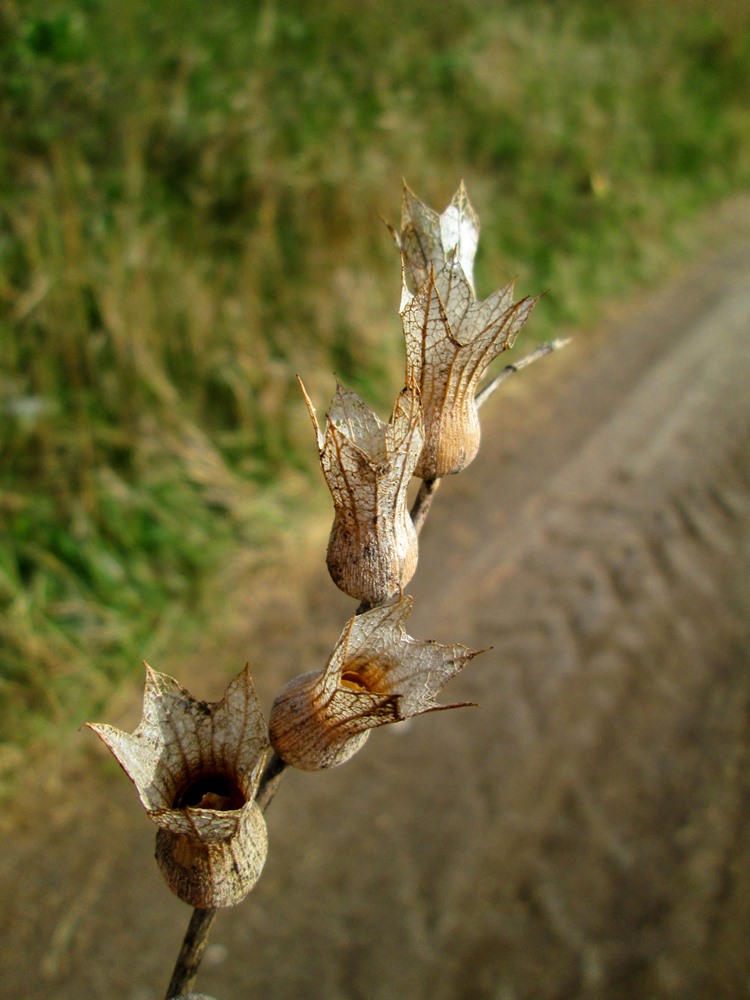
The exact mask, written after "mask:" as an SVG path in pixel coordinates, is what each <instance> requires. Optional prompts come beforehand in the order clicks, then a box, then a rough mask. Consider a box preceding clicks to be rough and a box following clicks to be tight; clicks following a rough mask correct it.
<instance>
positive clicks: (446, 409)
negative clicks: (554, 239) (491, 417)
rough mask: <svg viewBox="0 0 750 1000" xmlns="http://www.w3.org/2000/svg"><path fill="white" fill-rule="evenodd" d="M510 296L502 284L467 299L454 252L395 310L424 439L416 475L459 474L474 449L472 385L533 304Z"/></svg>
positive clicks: (504, 346)
mask: <svg viewBox="0 0 750 1000" xmlns="http://www.w3.org/2000/svg"><path fill="white" fill-rule="evenodd" d="M512 296H513V286H512V285H509V286H508V287H507V288H504V289H501V290H500V291H498V292H495V294H494V295H491V296H490V298H488V299H486V300H485V301H484V302H476V301H474V299H473V296H472V294H471V289H470V287H469V284H468V282H467V280H466V278H465V276H464V274H463V270H462V269H461V266H460V264H459V261H458V258H457V257H455V256H454V257H449V259H448V261H447V263H446V265H445V267H444V268H443V270H442V271H441V272H440V274H439V275H436V274H435V272H434V271H431V272H430V275H429V277H428V279H427V281H426V282H425V283H424V285H422V287H421V288H420V289H419V291H418V292H417V293H416V295H414V296H413V297H412V298H411V299H410V301H409V303H408V305H407V306H406V308H405V309H404V311H403V313H402V321H403V326H404V336H405V338H406V377H407V379H408V380H412V381H414V382H415V383H416V385H418V387H419V391H420V397H421V400H422V412H423V419H424V436H425V440H424V447H423V450H422V453H421V455H420V457H419V462H418V463H417V465H416V467H415V475H417V476H419V477H420V478H421V479H440V478H441V477H442V476H448V475H452V474H453V473H456V472H460V471H461V470H462V469H464V468H466V466H467V465H468V464H469V462H471V461H472V459H473V458H474V457H475V456H476V453H477V451H478V450H479V439H480V427H479V413H478V411H477V405H476V401H475V399H474V397H475V395H476V391H477V385H478V383H479V380H480V379H481V377H482V376H483V375H484V373H485V371H486V369H487V366H488V365H489V364H490V362H491V361H493V360H494V359H495V358H496V357H497V356H498V354H500V353H501V352H502V351H505V350H507V348H509V347H511V346H512V345H513V341H514V340H515V337H516V334H517V333H518V331H519V330H520V329H521V327H522V326H523V324H524V323H525V322H526V320H527V319H528V317H529V314H530V312H531V310H532V309H533V307H534V305H535V303H536V300H535V299H529V298H525V299H521V300H520V301H519V302H516V303H513V301H512ZM446 302H448V303H450V308H448V307H447V306H446V304H445V303H446Z"/></svg>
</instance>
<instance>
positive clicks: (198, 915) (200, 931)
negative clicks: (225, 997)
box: [165, 909, 218, 1000]
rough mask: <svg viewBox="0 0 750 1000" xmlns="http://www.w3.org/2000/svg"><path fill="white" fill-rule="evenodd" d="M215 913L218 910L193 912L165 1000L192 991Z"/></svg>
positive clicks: (170, 999)
mask: <svg viewBox="0 0 750 1000" xmlns="http://www.w3.org/2000/svg"><path fill="white" fill-rule="evenodd" d="M217 913H218V910H215V909H211V910H199V909H195V910H193V915H192V917H191V918H190V923H189V924H188V929H187V931H186V932H185V938H184V940H183V942H182V948H180V954H179V955H178V956H177V961H176V963H175V967H174V972H173V973H172V978H171V979H170V981H169V986H168V988H167V995H166V997H165V1000H172V998H173V997H178V996H181V995H182V994H183V993H189V992H190V990H192V988H193V984H194V983H195V978H196V976H197V975H198V969H199V968H200V964H201V959H202V958H203V952H204V951H205V950H206V945H207V944H208V938H209V935H210V934H211V928H212V927H213V923H214V920H215V919H216V914H217Z"/></svg>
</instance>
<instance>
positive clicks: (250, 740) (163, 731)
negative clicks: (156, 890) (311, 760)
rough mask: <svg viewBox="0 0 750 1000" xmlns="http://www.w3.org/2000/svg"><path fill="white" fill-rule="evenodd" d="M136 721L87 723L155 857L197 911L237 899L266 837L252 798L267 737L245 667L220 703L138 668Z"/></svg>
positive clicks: (249, 882)
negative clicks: (138, 807)
mask: <svg viewBox="0 0 750 1000" xmlns="http://www.w3.org/2000/svg"><path fill="white" fill-rule="evenodd" d="M146 670H147V676H146V690H145V693H144V697H143V719H142V720H141V723H140V725H139V726H138V728H137V729H136V730H135V732H133V733H124V732H122V730H120V729H115V728H114V727H113V726H106V725H97V724H89V728H91V729H93V730H94V732H95V733H96V734H97V735H98V736H99V737H101V739H102V740H103V741H104V743H105V744H106V745H107V747H108V748H109V749H110V750H111V752H112V753H113V754H114V756H115V757H116V758H117V760H118V761H119V763H120V765H121V766H122V768H123V770H124V771H125V773H126V774H127V775H128V777H129V778H130V780H131V781H132V782H133V784H134V785H135V786H136V788H137V789H138V794H139V795H140V797H141V802H142V803H143V805H144V807H145V809H146V812H147V813H148V815H149V818H150V819H152V820H153V821H154V823H156V825H157V826H158V827H159V832H158V833H157V835H156V860H157V862H158V864H159V867H160V868H161V871H162V874H163V875H164V878H165V879H166V882H167V885H168V886H169V888H170V889H171V890H172V892H174V893H175V894H176V895H177V896H179V897H180V899H181V900H183V902H185V903H189V904H190V905H191V906H197V907H201V908H203V909H207V908H213V907H221V906H233V905H234V904H235V903H239V902H240V900H242V899H244V897H245V896H246V895H247V893H248V892H249V891H250V889H252V887H253V886H254V885H255V883H256V881H257V880H258V877H259V875H260V873H261V871H262V869H263V863H264V862H265V860H266V853H267V851H268V838H267V835H266V823H265V820H264V819H263V813H262V812H261V811H260V809H259V808H258V806H257V805H256V803H255V794H256V792H257V790H258V783H259V781H260V775H261V771H262V769H263V764H264V763H265V758H266V750H267V749H268V737H267V735H266V725H265V722H264V720H263V714H262V712H261V710H260V706H259V705H258V700H257V698H256V696H255V691H254V689H253V683H252V680H251V679H250V672H249V669H248V667H245V669H244V670H243V671H242V673H241V674H240V675H239V677H236V678H235V680H233V681H232V683H231V684H230V685H229V687H228V688H227V691H226V694H225V695H224V697H223V698H222V700H221V701H218V702H213V703H207V702H203V701H197V700H196V699H195V698H193V696H192V695H191V694H189V693H188V692H187V691H186V690H185V689H184V688H183V687H181V686H180V685H179V684H178V683H177V681H176V680H175V679H174V678H173V677H168V676H167V675H166V674H160V673H157V672H156V671H155V670H151V668H150V667H147V668H146Z"/></svg>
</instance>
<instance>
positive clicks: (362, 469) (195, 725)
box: [91, 184, 564, 1000]
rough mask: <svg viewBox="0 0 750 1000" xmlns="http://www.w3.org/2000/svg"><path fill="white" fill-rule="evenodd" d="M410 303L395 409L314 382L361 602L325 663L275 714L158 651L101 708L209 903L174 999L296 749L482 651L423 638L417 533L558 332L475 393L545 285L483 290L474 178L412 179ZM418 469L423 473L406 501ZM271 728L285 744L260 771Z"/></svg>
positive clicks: (240, 877)
mask: <svg viewBox="0 0 750 1000" xmlns="http://www.w3.org/2000/svg"><path fill="white" fill-rule="evenodd" d="M392 232H393V234H394V237H395V239H396V242H397V244H398V246H399V249H400V251H401V260H402V280H403V290H402V303H401V306H402V308H401V314H402V319H403V327H404V334H405V337H406V387H405V388H404V389H403V390H402V391H401V392H400V393H399V395H398V397H397V399H396V402H395V404H394V407H393V412H392V415H391V417H390V420H389V421H388V422H387V423H384V422H383V421H381V420H380V418H379V417H378V416H377V415H376V414H375V413H374V412H373V411H372V410H371V409H370V408H369V407H368V406H367V405H366V404H365V403H364V402H363V401H362V400H361V399H360V398H359V397H358V396H357V395H356V394H355V393H353V392H350V391H349V390H347V389H345V388H344V387H343V386H341V385H338V386H337V389H336V393H335V395H334V398H333V401H332V403H331V406H330V408H329V410H328V413H327V415H326V420H325V426H324V429H321V428H320V426H319V424H318V421H317V418H316V415H315V408H314V407H313V405H312V402H311V401H310V399H309V397H308V395H307V393H306V392H304V387H303V393H304V396H305V400H306V402H307V406H308V409H309V412H310V417H311V419H312V422H313V426H314V428H315V433H316V438H317V444H318V451H319V456H320V462H321V466H322V469H323V474H324V476H325V479H326V482H327V484H328V487H329V489H330V491H331V496H332V498H333V505H334V522H333V527H332V529H331V535H330V539H329V544H328V556H327V562H328V568H329V571H330V573H331V577H332V578H333V580H334V582H335V583H336V584H337V586H339V587H340V588H341V589H342V590H343V591H344V592H345V593H347V594H349V595H350V596H351V597H353V598H355V599H356V600H357V601H359V602H360V606H359V608H358V610H357V612H356V613H355V615H354V616H353V617H352V618H350V619H349V621H348V622H347V624H346V625H345V627H344V630H343V632H342V633H341V636H340V637H339V640H338V642H337V643H336V645H335V647H334V649H333V652H332V653H331V656H330V658H329V660H328V663H327V664H326V666H325V667H324V668H323V669H319V670H314V671H310V672H308V673H304V674H301V675H300V676H298V677H296V678H294V679H293V680H291V681H290V682H289V683H288V684H287V685H286V686H285V687H284V688H283V689H282V690H281V691H280V692H279V694H278V695H277V697H276V699H275V701H274V703H273V706H272V709H271V716H270V723H269V727H268V729H267V727H266V724H265V722H264V720H263V716H262V713H261V711H260V707H259V706H258V702H257V699H256V697H255V692H254V690H253V685H252V681H251V679H250V674H249V670H248V668H247V667H246V668H245V669H244V671H243V672H242V673H241V674H240V675H239V676H238V677H237V678H236V679H235V680H234V681H232V683H231V684H230V685H229V687H228V688H227V691H226V694H225V695H224V698H223V699H222V700H221V701H219V702H215V703H206V702H201V701H198V700H196V699H195V698H193V697H192V695H190V694H189V693H188V692H187V691H185V690H184V688H182V687H181V686H180V685H179V684H178V682H177V681H176V680H174V679H173V678H171V677H167V676H166V675H165V674H159V673H156V672H155V671H153V670H151V669H150V668H147V678H146V689H145V695H144V703H143V719H142V721H141V723H140V725H139V726H138V727H137V729H136V730H135V731H134V732H132V733H125V732H122V731H121V730H118V729H115V728H113V727H112V726H107V725H91V728H92V729H93V730H94V731H95V732H96V733H97V735H99V736H100V737H101V739H102V740H103V741H104V742H105V743H106V745H107V746H108V747H109V749H110V750H111V751H112V753H113V754H114V755H115V757H116V758H117V760H118V761H119V762H120V764H121V765H122V767H123V768H124V770H125V771H126V773H127V774H128V776H129V777H130V778H131V780H132V781H133V783H134V784H135V786H136V788H137V790H138V793H139V795H140V798H141V801H142V803H143V805H144V807H145V808H146V811H147V813H148V815H149V817H150V818H151V819H152V820H153V821H154V822H155V823H156V824H157V826H158V827H159V830H158V833H157V861H158V863H159V866H160V868H161V870H162V872H163V874H164V876H165V878H166V881H167V884H168V886H169V888H170V889H171V890H172V891H173V892H175V893H176V894H177V895H178V896H179V897H180V899H182V900H184V901H185V902H187V903H189V904H191V905H192V906H194V907H195V909H194V911H193V915H192V918H191V921H190V925H189V927H188V930H187V933H186V935H185V939H184V942H183V945H182V949H181V951H180V954H179V956H178V959H177V963H176V965H175V970H174V973H173V975H172V979H171V981H170V984H169V987H168V989H167V994H166V998H167V1000H181V998H182V1000H187V998H188V996H189V997H191V998H192V997H195V998H196V1000H198V998H199V997H200V996H202V994H201V995H199V994H194V993H190V991H191V989H192V987H193V984H194V982H195V978H196V975H197V972H198V968H199V965H200V961H201V957H202V955H203V950H204V948H205V946H206V943H207V940H208V935H209V933H210V929H211V926H212V923H213V920H214V918H215V916H216V913H217V910H218V909H219V908H220V907H224V906H231V905H233V904H235V903H237V902H239V901H240V900H241V899H242V898H243V897H244V896H245V895H246V894H247V893H248V892H249V890H250V889H251V888H252V886H253V885H254V884H255V882H256V880H257V879H258V877H259V875H260V873H261V870H262V867H263V863H264V861H265V857H266V851H267V837H266V827H265V821H264V819H263V811H264V810H265V809H266V808H267V806H268V804H269V803H270V801H271V800H272V798H273V796H274V794H275V792H276V790H277V788H278V786H279V783H280V780H281V778H282V776H283V774H284V771H285V768H286V767H287V766H293V767H296V768H300V769H302V770H307V771H310V770H319V769H324V768H329V767H333V766H336V765H338V764H341V763H343V762H344V761H346V760H348V759H349V758H350V757H351V756H352V755H353V754H354V753H356V751H357V750H359V749H360V748H361V747H362V745H363V744H364V742H365V741H366V740H367V738H368V736H369V734H370V731H371V730H372V729H374V728H377V727H379V726H382V725H386V724H388V723H392V722H398V721H401V720H403V719H408V718H411V717H412V716H416V715H422V714H424V713H426V712H435V711H440V710H444V709H449V708H457V707H459V706H460V705H461V704H465V703H459V704H458V705H455V704H454V705H445V704H441V703H439V702H438V701H437V700H436V699H437V696H438V694H439V693H440V691H441V689H442V688H443V686H444V685H445V683H446V682H447V681H448V680H450V678H451V677H453V676H455V675H456V674H457V673H458V672H459V671H460V670H461V669H462V668H463V667H464V666H465V665H466V663H468V662H469V660H471V659H472V658H473V657H475V656H476V655H477V653H478V652H479V651H478V650H473V649H469V648H468V647H466V646H461V645H443V644H441V643H437V642H433V641H424V640H418V639H413V638H412V637H411V636H409V635H407V633H406V628H405V623H406V620H407V618H408V617H409V615H410V613H411V609H412V599H411V598H410V597H408V596H404V594H403V589H404V587H406V585H407V584H408V583H409V581H410V580H411V578H412V575H413V574H414V571H415V569H416V565H417V539H418V535H419V531H420V529H421V527H422V524H423V523H424V520H425V517H426V516H427V513H428V511H429V507H430V503H431V501H432V498H433V496H434V493H435V490H436V488H437V486H438V484H439V482H440V479H441V477H443V476H445V475H449V474H453V473H456V472H459V471H460V470H461V469H463V468H465V466H466V465H467V464H468V463H469V462H470V461H471V460H472V459H473V458H474V456H475V455H476V452H477V449H478V447H479V437H480V432H479V420H478V412H477V411H478V407H479V406H480V405H481V404H482V403H483V402H485V401H486V399H487V398H489V396H490V395H491V394H492V393H493V392H494V391H495V390H496V389H497V388H498V386H499V385H501V384H502V382H503V381H504V380H505V379H506V378H507V377H508V376H509V375H511V374H513V373H514V372H516V371H518V370H519V369H520V368H522V367H524V366H525V365H527V364H529V363H531V362H533V361H535V360H537V358H540V357H542V356H544V355H545V354H548V353H550V352H551V351H553V350H555V349H556V348H557V347H560V346H561V345H562V343H564V342H563V341H554V342H552V343H550V344H547V345H545V346H543V347H541V348H538V349H537V350H536V351H534V352H532V353H531V354H530V355H528V356H527V357H526V358H523V359H521V361H519V362H517V363H515V364H513V365H508V366H506V368H504V369H503V370H502V371H501V372H500V373H499V374H498V375H497V376H496V377H495V378H494V379H493V380H492V381H491V382H489V383H488V384H487V385H485V386H484V388H483V389H481V390H480V391H479V392H477V387H478V384H479V381H480V379H481V378H482V376H483V374H484V373H485V371H486V369H487V367H488V365H489V364H490V363H491V361H492V360H493V359H494V358H495V357H496V356H497V355H498V354H500V353H501V352H502V351H504V350H506V349H507V348H508V347H510V346H511V345H512V343H513V340H514V338H515V336H516V334H517V332H518V331H519V330H520V328H521V326H523V324H524V323H525V322H526V320H527V318H528V316H529V314H530V312H531V310H532V308H533V306H534V304H535V302H536V299H530V298H524V299H521V300H520V301H518V302H515V303H514V302H513V294H512V286H507V287H506V288H503V289H501V290H500V291H498V292H495V293H494V294H493V295H491V296H490V297H489V298H488V299H486V300H484V301H480V300H478V299H477V297H476V293H475V289H474V276H473V267H474V256H475V253H476V249H477V243H478V238H479V220H478V219H477V216H476V214H475V212H474V210H473V209H472V207H471V204H470V203H469V199H468V197H467V195H466V191H465V189H464V187H463V184H462V185H461V186H460V187H459V189H458V191H457V193H456V195H455V196H454V198H453V200H452V201H451V203H450V205H449V206H448V208H447V209H446V210H445V211H444V212H443V213H442V214H438V213H436V212H434V211H433V210H432V209H430V208H428V207H427V206H425V205H424V204H423V203H422V202H420V201H419V200H418V199H417V198H416V197H415V196H414V195H413V194H412V193H411V192H410V191H409V190H408V188H406V189H405V191H404V200H403V209H402V220H401V229H400V231H398V232H396V230H394V229H392ZM412 475H416V476H417V477H419V478H421V479H422V480H423V483H422V486H421V488H420V490H419V492H418V495H417V499H416V501H415V504H414V506H413V508H412V510H411V513H409V511H408V510H407V506H406V491H407V486H408V484H409V480H410V478H411V477H412ZM269 743H270V745H271V746H272V747H273V752H272V753H271V755H270V758H269V760H268V762H267V763H266V765H265V769H264V770H263V766H264V762H265V759H266V753H267V750H268V748H269Z"/></svg>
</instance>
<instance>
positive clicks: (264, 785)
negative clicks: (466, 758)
mask: <svg viewBox="0 0 750 1000" xmlns="http://www.w3.org/2000/svg"><path fill="white" fill-rule="evenodd" d="M566 343H567V340H553V341H551V342H550V343H548V344H543V345H542V346H541V347H538V348H537V349H536V350H535V351H532V352H531V354H528V355H526V357H525V358H521V360H520V361H516V362H515V364H512V365H506V366H505V368H503V369H502V371H500V372H499V373H498V374H497V375H496V376H495V378H494V379H492V381H491V382H489V383H488V384H487V385H486V386H485V387H484V389H482V390H481V392H479V393H477V395H476V404H477V406H481V405H482V404H483V403H484V402H486V401H487V400H488V399H489V397H490V396H491V395H492V394H493V393H494V392H495V390H496V389H498V388H499V386H501V385H502V383H503V382H505V381H506V379H508V378H510V376H511V375H514V374H515V373H516V372H517V371H520V370H521V369H522V368H525V367H526V366H527V365H530V364H532V362H534V361H538V360H539V358H543V357H545V355H547V354H551V353H552V352H553V351H556V350H558V349H559V348H560V347H563V346H564V345H565V344H566ZM439 486H440V479H425V480H424V481H423V482H422V485H421V486H420V488H419V492H418V493H417V497H416V499H415V501H414V505H413V507H412V509H411V519H412V523H413V524H414V529H415V531H416V532H417V534H419V532H420V531H421V530H422V527H423V525H424V522H425V520H426V519H427V515H428V513H429V511H430V507H431V506H432V500H433V498H434V496H435V493H436V492H437V489H438V487H439ZM369 610H370V605H369V604H365V603H363V604H361V605H360V606H359V607H358V608H357V612H356V613H357V614H362V613H363V612H364V611H369ZM286 766H287V765H286V764H285V763H284V761H283V760H282V759H281V758H280V757H279V756H278V755H277V754H275V753H273V754H272V755H271V757H270V759H269V761H268V763H267V764H266V767H265V770H264V772H263V775H262V777H261V779H260V785H259V787H258V793H257V795H256V797H255V801H256V802H257V804H258V806H259V808H260V809H262V810H263V812H265V811H266V809H267V808H268V806H269V805H270V803H271V801H272V800H273V797H274V795H275V794H276V789H277V788H278V786H279V784H280V782H281V778H282V777H283V774H284V771H285V770H286ZM216 913H217V910H198V909H196V910H193V916H192V918H191V920H190V924H189V925H188V929H187V931H186V933H185V938H184V940H183V942H182V948H181V949H180V954H179V956H178V957H177V962H176V964H175V968H174V972H173V974H172V979H171V980H170V983H169V989H168V990H167V995H166V998H165V1000H173V998H174V997H178V996H180V995H181V994H183V993H188V992H190V990H191V989H192V987H193V984H194V983H195V979H196V976H197V975H198V969H199V967H200V963H201V959H202V958H203V952H204V951H205V949H206V945H207V944H208V938H209V935H210V933H211V928H212V926H213V922H214V920H215V918H216Z"/></svg>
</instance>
